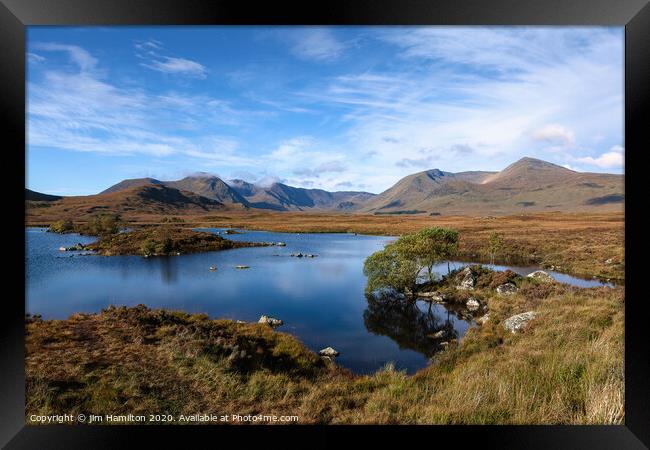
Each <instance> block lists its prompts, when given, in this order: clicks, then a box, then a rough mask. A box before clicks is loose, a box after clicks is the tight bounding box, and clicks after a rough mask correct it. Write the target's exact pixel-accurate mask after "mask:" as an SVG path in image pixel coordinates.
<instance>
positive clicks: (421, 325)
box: [363, 293, 459, 358]
mask: <svg viewBox="0 0 650 450" xmlns="http://www.w3.org/2000/svg"><path fill="white" fill-rule="evenodd" d="M366 298H367V300H368V308H366V310H365V311H364V313H363V322H364V324H365V326H366V329H367V330H368V331H369V332H371V333H373V334H378V335H382V336H388V337H389V338H391V339H392V340H393V341H395V342H396V343H397V344H398V345H399V347H400V349H409V350H414V351H416V352H419V353H421V354H423V355H424V356H426V357H427V358H430V357H431V356H433V355H434V354H435V353H436V352H438V351H440V350H441V349H442V348H443V347H442V346H441V345H440V343H441V342H443V341H449V340H451V339H458V337H459V336H458V332H457V331H456V330H455V329H454V326H453V320H451V316H450V314H453V313H450V311H449V310H445V309H444V308H443V307H442V306H441V305H434V306H433V307H432V305H431V303H428V306H427V304H426V303H425V304H424V305H423V306H424V308H423V309H420V307H419V305H422V303H420V304H418V303H417V302H413V301H409V300H406V299H403V298H399V297H395V296H394V295H391V294H390V293H375V294H369V295H367V296H366ZM441 310H442V311H445V312H444V313H442V314H441ZM443 330H444V331H445V333H444V336H440V337H434V336H432V335H434V334H436V333H439V332H440V331H443Z"/></svg>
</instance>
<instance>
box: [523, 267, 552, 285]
mask: <svg viewBox="0 0 650 450" xmlns="http://www.w3.org/2000/svg"><path fill="white" fill-rule="evenodd" d="M527 277H528V278H533V279H535V280H537V281H541V282H542V283H552V282H554V281H555V280H554V279H553V277H552V276H550V275H549V274H548V273H546V272H544V271H543V270H536V271H535V272H533V273H529V274H528V275H527Z"/></svg>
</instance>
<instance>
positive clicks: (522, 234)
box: [26, 158, 625, 424]
mask: <svg viewBox="0 0 650 450" xmlns="http://www.w3.org/2000/svg"><path fill="white" fill-rule="evenodd" d="M623 184H624V182H623V176H621V175H609V174H591V173H579V172H574V171H571V170H568V169H565V168H562V167H559V166H556V165H553V164H550V163H546V162H544V161H540V160H534V159H531V158H524V159H522V160H520V161H518V162H516V163H514V164H512V165H510V166H509V167H507V168H506V169H504V170H503V171H501V172H497V173H491V172H462V173H455V174H454V173H449V172H443V171H440V170H437V169H434V170H429V171H425V172H421V173H417V174H413V175H410V176H408V177H405V178H404V179H402V180H400V181H399V182H398V183H397V184H396V185H394V186H393V187H391V188H390V189H388V190H386V191H384V192H383V193H380V194H378V195H374V194H370V193H364V192H343V193H331V192H327V191H321V190H315V189H301V188H294V187H291V186H287V185H284V184H282V183H276V184H274V185H272V186H268V187H262V186H256V185H253V184H250V183H246V182H244V181H242V180H235V181H229V182H228V183H226V182H223V181H222V180H220V179H218V178H217V177H208V176H196V177H188V178H185V179H184V180H180V181H173V182H167V181H160V180H154V179H139V180H125V181H123V182H121V183H118V184H117V185H115V186H112V187H110V188H109V189H107V190H106V191H104V192H102V193H99V194H97V195H92V196H80V197H62V198H59V197H56V196H47V195H46V194H39V193H34V192H29V193H26V206H27V210H26V224H27V225H41V226H47V225H49V224H51V223H53V222H54V221H57V220H71V221H72V222H74V223H75V224H76V223H84V222H86V221H88V220H90V219H91V218H92V217H95V216H97V215H98V214H101V213H115V214H119V215H120V216H121V218H122V220H123V221H124V222H125V223H127V224H128V225H129V226H132V227H134V228H135V229H136V230H137V229H142V230H154V231H153V232H154V233H155V230H157V229H158V228H159V226H160V225H161V224H164V226H169V223H170V222H172V220H170V219H173V222H174V227H177V228H180V229H189V228H192V227H205V226H216V227H228V228H245V229H261V230H272V231H286V232H348V233H366V234H383V235H403V234H407V233H412V232H415V231H418V230H420V229H422V228H425V227H430V226H434V225H435V226H441V227H446V228H453V229H456V230H458V231H459V234H460V242H459V248H458V258H459V259H463V260H467V261H475V262H476V261H485V262H487V261H488V259H489V254H488V251H487V243H488V240H489V237H490V235H491V234H492V233H497V234H498V235H500V236H501V237H502V239H503V246H502V248H501V249H500V251H499V253H498V254H497V255H496V262H503V263H524V264H528V263H535V264H540V265H542V266H543V267H545V268H551V269H553V270H558V271H562V272H566V273H571V274H575V275H579V276H583V277H599V278H602V279H609V280H613V281H617V282H618V283H619V284H617V285H616V286H614V287H611V288H608V287H600V288H589V289H584V288H577V287H572V286H568V285H564V284H560V283H556V282H550V283H549V282H540V281H537V280H533V279H529V278H527V277H523V278H522V277H520V278H517V279H516V280H513V282H514V283H515V284H516V285H517V287H518V291H517V292H516V293H514V294H512V295H500V294H499V293H498V292H496V290H495V288H494V285H495V283H494V282H492V281H491V280H492V278H494V279H497V278H498V277H500V276H501V274H503V273H492V274H487V275H485V276H486V277H487V279H486V280H484V281H482V282H480V283H477V285H476V288H475V290H474V291H473V295H476V296H477V297H479V298H480V299H481V302H482V303H483V304H484V306H485V308H486V309H487V310H489V312H490V315H489V320H487V321H484V322H481V323H480V325H479V326H477V327H473V328H471V329H470V330H469V331H468V332H467V334H466V335H465V336H464V337H463V338H462V340H461V341H459V342H450V344H449V346H448V347H447V348H446V349H445V350H444V351H441V352H440V353H438V354H437V355H436V357H435V359H434V361H433V362H432V364H430V365H429V366H428V367H426V368H424V369H422V370H420V371H418V372H417V373H416V374H415V375H412V376H408V375H406V374H405V373H403V372H399V371H396V370H395V369H394V368H392V367H391V366H387V367H386V368H384V369H383V370H380V371H378V372H376V373H375V374H373V375H363V376H361V375H355V374H353V373H351V372H349V371H347V370H346V369H343V368H341V367H339V366H337V365H336V364H334V363H332V362H330V361H326V360H324V359H323V358H320V357H318V355H316V354H315V353H313V352H311V351H310V350H308V349H307V348H306V347H304V346H303V345H302V343H301V342H300V341H298V340H297V339H296V338H294V337H293V336H291V335H289V334H286V333H281V332H277V331H274V330H272V329H271V328H270V327H269V326H267V325H264V324H253V323H236V322H233V321H229V320H214V318H209V317H207V316H206V315H201V314H195V315H190V314H186V313H183V312H173V311H165V310H151V309H149V308H146V307H144V306H139V307H135V308H125V307H119V306H118V307H110V308H108V309H105V310H103V311H101V312H100V313H97V314H75V315H73V316H71V317H70V318H68V319H66V320H42V319H41V318H40V317H38V316H36V317H28V319H27V325H26V326H27V330H26V331H27V341H26V345H27V349H26V350H27V360H26V371H27V390H28V391H27V393H28V395H27V412H28V414H30V413H35V414H51V413H54V412H62V411H66V412H69V411H72V412H88V411H92V412H94V413H113V414H120V413H123V414H126V413H133V414H137V413H149V412H151V411H157V412H166V413H170V414H180V413H186V414H188V413H193V414H195V413H197V412H201V411H203V412H207V411H212V410H219V411H236V412H238V413H240V414H249V413H250V414H259V413H262V414H278V415H280V414H296V415H298V416H299V417H300V423H443V424H451V423H454V424H459V423H461V424H462V423H485V424H495V423H499V424H505V423H512V424H526V423H528V424H532V423H535V424H558V423H562V424H620V423H623V421H624V405H623V397H624V392H623V387H624V384H623V380H624V375H623V333H624V320H623V319H624V318H623V311H624V301H625V300H624V287H623V286H622V284H620V283H622V282H623V279H624V273H625V263H624V211H623V203H624V189H623V188H624V186H623ZM51 197H54V198H51ZM143 235H149V234H148V233H146V232H143ZM456 276H457V275H456V274H452V275H450V276H449V277H448V279H446V280H444V279H443V280H442V281H441V283H443V284H445V285H449V286H455V285H456V284H457V282H458V280H457V279H455V278H454V277H456ZM461 297H462V296H461ZM462 298H464V297H462ZM143 301H146V299H143ZM531 310H534V311H536V313H537V315H536V316H535V317H534V319H533V320H531V321H530V322H529V323H528V325H527V326H526V327H525V329H523V330H521V331H519V332H517V333H511V332H510V331H508V330H506V329H505V328H504V323H505V321H506V319H507V318H509V317H511V316H512V315H513V314H518V313H521V312H523V311H531ZM154 375H155V376H154Z"/></svg>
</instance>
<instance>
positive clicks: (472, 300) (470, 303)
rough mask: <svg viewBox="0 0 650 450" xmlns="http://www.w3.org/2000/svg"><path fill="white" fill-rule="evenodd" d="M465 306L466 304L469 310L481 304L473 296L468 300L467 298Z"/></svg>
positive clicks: (477, 307) (475, 308)
mask: <svg viewBox="0 0 650 450" xmlns="http://www.w3.org/2000/svg"><path fill="white" fill-rule="evenodd" d="M465 306H467V309H469V310H470V311H476V310H477V309H479V308H480V307H481V304H480V303H479V301H478V300H476V299H475V298H474V297H470V298H469V300H467V303H465Z"/></svg>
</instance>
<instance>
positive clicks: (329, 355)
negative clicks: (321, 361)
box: [318, 347, 339, 361]
mask: <svg viewBox="0 0 650 450" xmlns="http://www.w3.org/2000/svg"><path fill="white" fill-rule="evenodd" d="M318 354H319V355H320V356H322V357H323V358H325V359H328V360H330V361H333V360H334V358H336V357H337V356H339V352H338V351H336V350H334V349H333V348H332V347H325V348H324V349H322V350H321V351H319V352H318Z"/></svg>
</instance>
